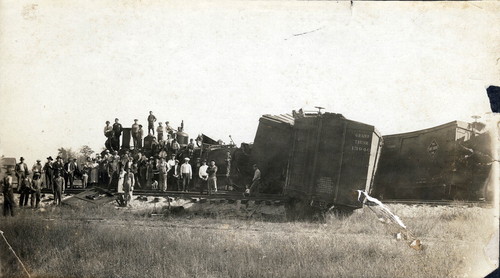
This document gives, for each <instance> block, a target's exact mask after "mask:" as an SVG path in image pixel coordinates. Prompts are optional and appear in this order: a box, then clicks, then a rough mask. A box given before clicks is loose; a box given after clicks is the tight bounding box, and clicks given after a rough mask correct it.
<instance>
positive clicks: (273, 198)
mask: <svg viewBox="0 0 500 278" xmlns="http://www.w3.org/2000/svg"><path fill="white" fill-rule="evenodd" d="M84 191H85V190H84V189H81V188H76V189H66V191H65V194H70V195H76V194H78V193H81V192H84ZM42 192H43V191H42ZM45 193H50V192H49V191H47V192H45ZM134 196H154V197H165V198H185V199H191V200H192V201H193V202H205V200H210V202H211V203H213V202H214V201H216V202H220V203H224V202H232V201H237V200H245V201H244V202H247V201H256V202H257V203H259V202H264V203H266V204H277V205H278V204H284V203H285V202H286V197H285V196H283V195H281V194H259V195H258V196H243V194H242V193H241V192H234V191H218V192H217V193H213V194H212V195H207V194H206V193H204V194H200V193H199V192H196V191H192V192H181V191H166V192H163V191H153V190H134ZM381 201H382V202H383V203H385V204H403V205H427V206H451V207H464V206H465V207H485V208H488V207H493V205H492V204H491V203H488V202H486V201H456V200H414V199H388V200H381Z"/></svg>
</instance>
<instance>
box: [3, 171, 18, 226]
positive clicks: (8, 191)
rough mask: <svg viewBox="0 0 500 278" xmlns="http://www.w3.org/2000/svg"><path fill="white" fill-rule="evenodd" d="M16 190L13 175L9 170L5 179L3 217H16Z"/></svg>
mask: <svg viewBox="0 0 500 278" xmlns="http://www.w3.org/2000/svg"><path fill="white" fill-rule="evenodd" d="M14 206H15V201H14V189H13V188H12V173H11V171H10V170H7V175H6V176H5V177H4V178H3V216H7V215H9V214H10V215H11V216H14Z"/></svg>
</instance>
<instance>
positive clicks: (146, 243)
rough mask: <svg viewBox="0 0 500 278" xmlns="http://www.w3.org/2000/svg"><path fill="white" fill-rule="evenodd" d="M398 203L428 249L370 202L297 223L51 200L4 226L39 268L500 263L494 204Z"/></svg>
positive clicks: (195, 271)
mask: <svg viewBox="0 0 500 278" xmlns="http://www.w3.org/2000/svg"><path fill="white" fill-rule="evenodd" d="M391 208H392V209H393V210H394V212H396V213H397V214H399V216H400V217H401V218H402V220H403V221H404V222H405V223H406V224H407V226H408V227H409V229H410V230H411V231H412V232H413V233H414V234H415V235H416V236H417V237H418V238H419V239H421V240H422V242H423V244H424V246H425V248H424V250H423V251H416V250H413V249H411V248H409V247H408V245H406V243H405V242H404V241H397V240H396V239H395V238H394V235H392V234H391V230H390V229H388V228H387V227H386V225H384V224H383V223H381V222H379V221H378V220H377V218H376V217H375V215H374V214H373V213H372V212H371V211H370V210H369V209H366V208H365V209H361V210H359V211H357V212H355V213H354V214H353V215H351V216H349V217H347V218H344V219H339V218H337V217H335V216H331V217H328V218H327V220H326V222H325V223H308V222H292V223H290V222H284V221H281V219H280V218H276V219H275V220H269V219H267V220H266V221H263V220H262V219H260V220H259V218H258V217H256V218H252V219H246V220H244V219H238V218H227V217H222V216H213V217H208V218H207V217H201V216H193V215H192V214H183V215H177V216H153V217H151V216H148V214H144V213H143V214H137V213H136V214H134V213H131V212H130V211H127V210H118V209H115V208H113V207H111V206H107V207H106V206H105V207H101V208H98V209H91V208H83V209H76V210H75V209H70V208H68V207H59V208H52V207H48V208H47V209H45V210H42V211H32V210H30V209H24V210H19V209H18V210H17V211H18V215H17V216H16V217H15V218H3V219H2V220H1V222H0V230H2V231H4V232H5V236H6V238H7V239H8V240H9V242H10V243H11V245H12V247H13V249H14V250H15V251H16V252H17V254H18V255H19V256H20V257H21V258H22V260H23V261H24V263H25V264H26V267H27V268H28V270H29V272H30V273H31V276H32V277H483V276H484V275H485V274H487V273H488V272H489V271H491V270H492V269H493V268H494V264H493V263H494V262H493V261H491V260H490V259H489V258H488V253H489V252H491V250H487V249H485V246H486V245H487V244H488V241H489V240H490V238H491V236H492V234H493V231H494V215H493V209H483V208H465V207H453V208H451V207H429V206H404V205H392V206H391ZM496 250H498V248H497V249H496ZM497 252H498V251H497ZM490 256H491V255H490ZM0 260H1V261H0V262H1V266H0V267H1V269H0V270H1V274H2V276H3V277H26V274H24V273H23V272H22V269H21V268H20V265H19V263H18V262H17V261H16V260H15V258H14V256H13V255H12V253H11V252H10V251H9V250H8V247H7V246H6V244H5V242H0Z"/></svg>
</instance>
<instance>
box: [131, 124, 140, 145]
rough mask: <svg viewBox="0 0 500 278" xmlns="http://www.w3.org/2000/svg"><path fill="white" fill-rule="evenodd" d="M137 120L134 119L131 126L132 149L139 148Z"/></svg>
mask: <svg viewBox="0 0 500 278" xmlns="http://www.w3.org/2000/svg"><path fill="white" fill-rule="evenodd" d="M137 121H138V119H134V124H133V125H132V128H131V132H132V142H133V143H134V149H137V148H138V147H139V124H138V123H137Z"/></svg>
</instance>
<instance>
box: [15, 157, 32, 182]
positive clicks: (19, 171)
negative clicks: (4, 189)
mask: <svg viewBox="0 0 500 278" xmlns="http://www.w3.org/2000/svg"><path fill="white" fill-rule="evenodd" d="M19 160H20V162H19V163H17V164H16V177H17V186H18V187H19V186H20V185H21V181H22V180H23V179H24V178H26V177H27V176H28V175H29V174H30V172H29V171H28V165H26V163H24V157H21V158H19Z"/></svg>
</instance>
